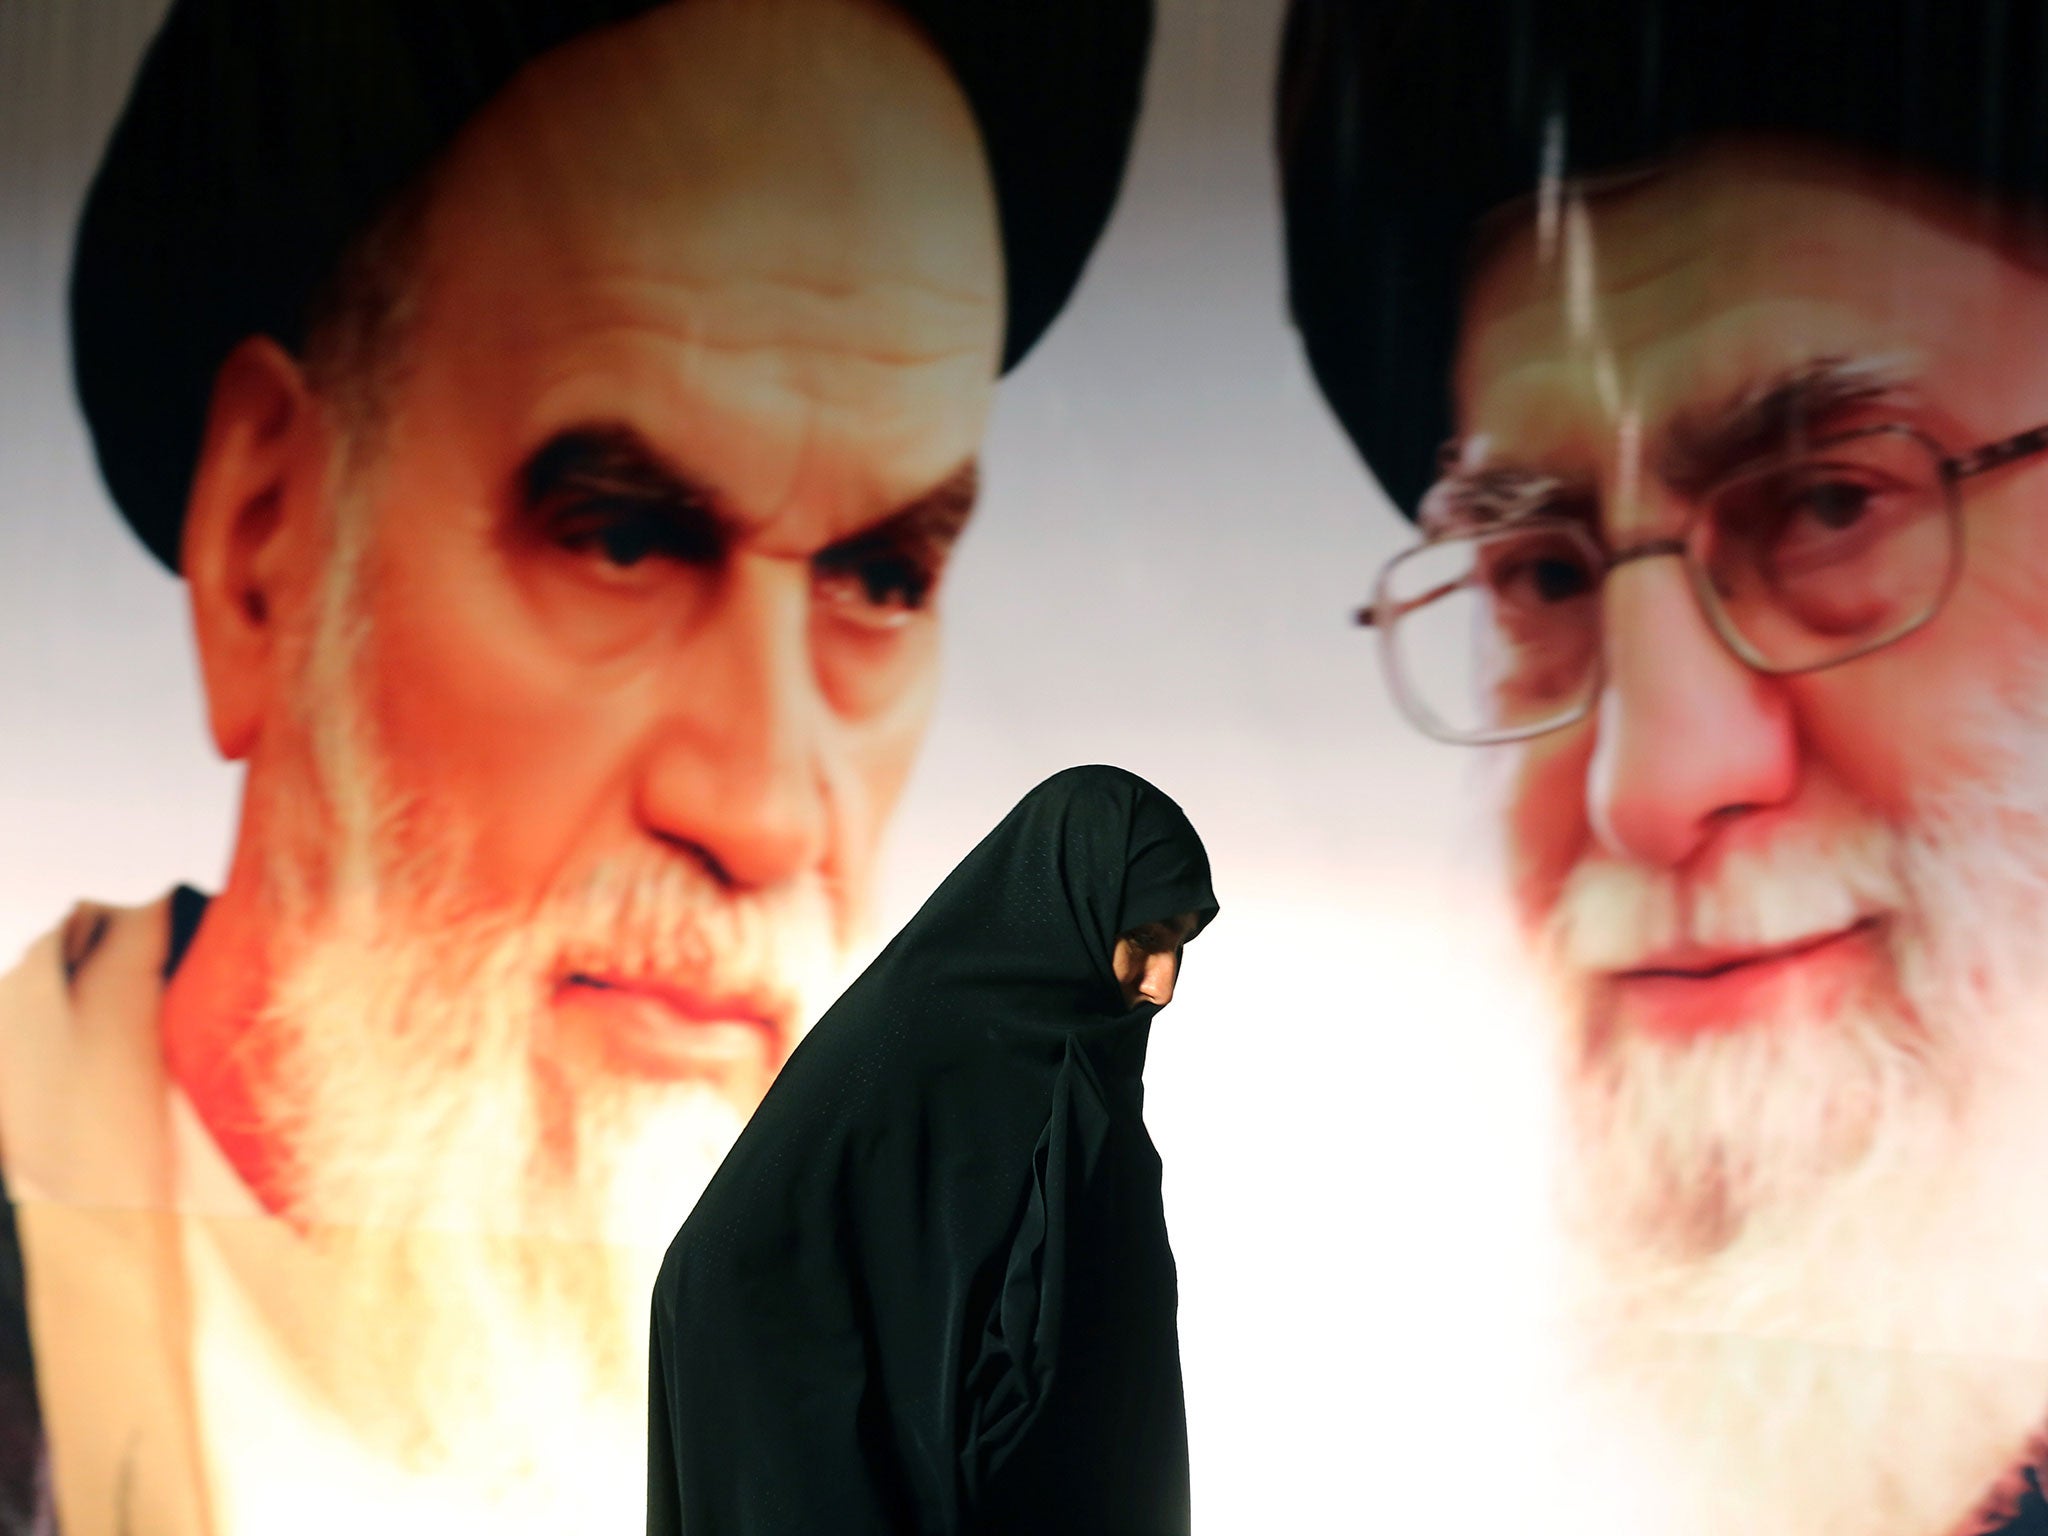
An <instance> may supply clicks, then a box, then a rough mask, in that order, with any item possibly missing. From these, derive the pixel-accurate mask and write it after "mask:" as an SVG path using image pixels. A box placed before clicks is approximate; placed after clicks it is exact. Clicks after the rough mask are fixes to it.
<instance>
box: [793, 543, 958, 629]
mask: <svg viewBox="0 0 2048 1536" xmlns="http://www.w3.org/2000/svg"><path fill="white" fill-rule="evenodd" d="M937 580H938V577H937V572H936V571H935V570H934V569H933V568H932V567H931V566H930V565H928V564H927V563H926V562H925V561H923V560H921V559H920V558H918V557H917V556H916V555H913V554H911V553H908V552H905V551H901V550H890V551H870V552H857V551H847V552H844V553H829V554H827V555H823V556H820V557H819V559H818V562H817V588H818V595H819V597H820V598H821V599H822V600H823V601H824V602H826V603H827V604H829V605H830V606H831V607H832V608H833V609H834V611H836V612H837V613H839V614H840V615H842V616H843V617H846V618H849V619H851V620H853V621H854V622H856V623H859V624H865V625H868V626H870V627H873V628H878V629H887V628H895V627H897V626H899V625H902V624H906V623H908V622H909V621H910V619H911V618H913V617H914V616H915V615H917V614H919V613H922V612H924V611H925V609H926V608H927V607H929V606H930V603H931V596H932V589H933V587H934V586H936V585H937Z"/></svg>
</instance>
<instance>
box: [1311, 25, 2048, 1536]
mask: <svg viewBox="0 0 2048 1536" xmlns="http://www.w3.org/2000/svg"><path fill="white" fill-rule="evenodd" d="M2044 28H2048V16H2044V15H2043V14H2042V13H2041V12H2040V10H2039V9H2038V8H2031V7H2029V8H2021V9H2018V10H2014V9H2011V8H2007V7H2002V6H1994V5H1980V4H1962V5H1955V6H1948V7H1943V8H1941V9H1940V10H1939V11H1938V12H1937V11H1933V10H1928V9H1926V8H1921V7H1916V6H1912V5H1904V4H1898V5H1893V4H1878V5H1860V6H1854V7H1849V6H1826V5H1823V6H1807V7H1770V6H1763V5H1748V4H1742V5H1734V6H1720V7H1713V8H1696V9H1685V8H1672V7H1664V8H1657V7H1644V6H1639V5H1633V4H1620V3H1609V0H1583V3H1557V4H1544V5H1538V6H1534V7H1530V6H1509V5H1499V6H1485V7H1479V8H1477V9H1473V8H1449V7H1433V6H1428V5H1371V6H1369V5H1366V4H1363V3H1358V4H1351V3H1342V0H1298V3H1297V4H1296V6H1295V7H1294V10H1293V13H1292V16H1291V22H1290V32H1289V38H1288V43H1287V50H1286V58H1285V62H1284V64H1283V68H1282V78H1281V82H1280V101H1279V152H1280V159H1281V164H1282V175H1283V179H1284V183H1285V194H1286V199H1287V217H1288V240H1289V253H1288V259H1289V274H1290V289H1291V301H1292V307H1293V313H1294V317H1295V320H1296V323H1297V325H1298V327H1299V330H1300V332H1301V335H1302V338H1303V342H1304V345H1305V347H1306V349H1307V352H1308V355H1309V359H1310V361H1311V364H1312V366H1313V368H1314V370H1315V372H1316V375H1317V378H1318V381H1319V383H1320V384H1321V386H1322V388H1323V391H1324V394H1325V396H1326V398H1327V399H1328V401H1329V403H1330V405H1331V406H1332V408H1333V409H1334V412H1335V414H1336V416H1337V417H1338V419H1339V421H1340V422H1341V424H1342V425H1343V427H1344V428H1345V429H1346V430H1347V431H1348V433H1349V434H1350V436H1351V437H1352V439H1353V441H1354V442H1355V444H1356V445H1357V447H1358V448H1359V450H1360V452H1361V454H1362V456H1363V458H1364V460H1365V462H1366V464H1367V466H1368V467H1369V469H1370V470H1371V472H1372V474H1373V475H1374V476H1375V477H1376V478H1377V479H1378V481H1379V483H1380V485H1381V487H1382V489H1383V490H1384V491H1385V492H1386V494H1387V496H1388V498H1389V499H1390V500H1391V501H1392V502H1393V503H1394V505H1395V506H1396V507H1397V508H1399V509H1400V510H1401V511H1402V512H1404V513H1405V514H1406V515H1408V516H1409V517H1410V518H1411V519H1413V521H1414V522H1415V524H1416V533H1417V543H1416V544H1415V546H1414V547H1413V548H1412V549H1410V550H1408V551H1406V552H1404V553H1402V554H1401V555H1399V556H1398V557H1397V558H1395V559H1394V560H1393V561H1391V562H1390V563H1389V564H1388V565H1387V566H1386V568H1385V569H1384V570H1382V571H1381V572H1380V573H1379V575H1378V578H1377V582H1376V585H1375V586H1374V588H1373V591H1372V593H1371V594H1370V601H1369V602H1368V603H1366V604H1365V605H1364V607H1363V608H1362V609H1361V611H1360V614H1359V618H1360V620H1361V622H1362V623H1364V624H1365V625H1367V626H1368V627H1369V628H1371V629H1372V630H1374V631H1375V632H1376V636H1377V640H1378V643H1379V644H1380V646H1381V650H1382V655H1383V659H1384V661H1385V664H1386V665H1385V671H1386V676H1387V681H1388V685H1389V690H1390V694H1391V696H1392V698H1393V700H1394V701H1395V703H1396V704H1397V706H1398V707H1399V709H1400V710H1401V712H1402V713H1403V714H1404V715H1405V716H1406V717H1407V718H1408V720H1409V721H1410V722H1411V723H1412V724H1413V725H1415V726H1416V727H1417V728H1419V729H1420V730H1422V731H1423V732H1425V733H1427V734H1428V735H1431V736H1433V737H1436V738H1438V739H1440V740H1441V741H1443V742H1444V743H1445V748H1444V750H1445V751H1446V752H1447V753H1451V752H1456V751H1461V750H1462V751H1466V752H1468V753H1470V754H1471V759H1470V760H1471V761H1473V763H1474V764H1475V767H1476V768H1477V770H1478V771H1477V778H1478V780H1479V781H1480V782H1481V783H1483V784H1484V786H1485V791H1484V801H1485V803H1486V804H1487V806H1488V814H1489V816H1490V817H1491V818H1492V820H1493V823H1494V826H1495V828H1496V830H1497V832H1498V834H1499V838H1498V843H1499V848H1500V851H1501V871H1502V894H1503V896H1504V897H1505V900H1506V904H1507V905H1508V907H1509V908H1510V909H1511V911H1512V916H1513V919H1514V921H1515V925H1516V927H1517V928H1518V930H1519V933H1520V935H1521V938H1522V940H1523V942H1524V947H1525V951H1526V953H1527V955H1528V957H1529V959H1530V961H1531V962H1532V967H1533V969H1532V974H1533V975H1534V976H1535V977H1536V978H1538V979H1539V980H1540V982H1541V983H1542V984H1543V987H1544V992H1545V994H1546V1007H1545V1010H1544V1011H1545V1013H1546V1014H1547V1016H1548V1018H1549V1020H1550V1023H1551V1029H1550V1034H1551V1036H1552V1040H1551V1043H1552V1045H1553V1046H1554V1057H1555V1061H1556V1064H1557V1099H1558V1104H1559V1107H1560V1109H1561V1111H1562V1113H1561V1115H1560V1117H1559V1123H1560V1126H1561V1132H1560V1141H1561V1146H1560V1148H1559V1159H1558V1161H1559V1174H1560V1178H1559V1182H1560V1187H1561V1191H1562V1199H1561V1208H1562V1214H1563V1218H1564V1231H1565V1232H1566V1233H1567V1234H1568V1236H1569V1239H1570V1242H1571V1251H1572V1253H1573V1256H1574V1258H1575V1260H1576V1261H1577V1262H1576V1265H1575V1268H1576V1270H1577V1280H1578V1284H1579V1286H1580V1287H1581V1289H1580V1292H1579V1296H1580V1300H1581V1301H1582V1303H1583V1315H1582V1329H1581V1330H1580V1337H1579V1338H1578V1340H1577V1343H1578V1344H1579V1345H1581V1346H1583V1348H1582V1353H1581V1355H1580V1362H1581V1364H1582V1366H1583V1367H1584V1370H1585V1373H1586V1379H1587V1381H1589V1382H1590V1383H1591V1391H1590V1392H1589V1394H1588V1396H1589V1398H1590V1399H1591V1400H1592V1401H1593V1402H1594V1403H1595V1404H1596V1407H1595V1409H1594V1411H1595V1412H1598V1413H1604V1415H1605V1417H1604V1419H1603V1421H1602V1422H1603V1423H1604V1425H1605V1427H1606V1433H1605V1434H1604V1435H1603V1436H1601V1437H1596V1440H1597V1443H1598V1444H1599V1445H1600V1447H1601V1449H1600V1452H1599V1454H1600V1455H1601V1456H1602V1457H1603V1458H1604V1459H1605V1460H1606V1461H1607V1462H1608V1463H1609V1466H1608V1467H1607V1469H1606V1470H1607V1472H1608V1473H1609V1474H1611V1475H1616V1476H1619V1477H1622V1478H1633V1480H1634V1481H1635V1482H1636V1483H1638V1484H1639V1485H1642V1486H1645V1487H1648V1488H1650V1489H1651V1490H1653V1494H1652V1496H1651V1498H1650V1499H1649V1501H1648V1503H1647V1505H1646V1506H1645V1507H1646V1508H1648V1509H1649V1510H1650V1511H1651V1513H1650V1514H1649V1515H1648V1516H1647V1517H1646V1518H1647V1521H1648V1524H1647V1526H1646V1525H1641V1524H1639V1525H1637V1526H1636V1527H1635V1528H1636V1529H1645V1528H1658V1529H1666V1530H1670V1531H1673V1532H1687V1533H1694V1532H1699V1533H1705V1532H1729V1531H1737V1530H1739V1531H1743V1532H1749V1533H1785V1536H1794V1533H1797V1536H1822V1533H1829V1536H1833V1533H1841V1536H1851V1533H1855V1536H1962V1533H1978V1532H1993V1531H1998V1532H2005V1531H2010V1532H2017V1531H2020V1530H2034V1529H2043V1528H2048V1527H2044V1526H2041V1525H2037V1524H2035V1523H2032V1522H2034V1521H2037V1520H2041V1519H2048V1507H2044V1506H2043V1505H2042V1504H2041V1500H2040V1493H2039V1482H2038V1479H2039V1477H2040V1475H2041V1466H2042V1451H2043V1445H2042V1438H2041V1437H2042V1434H2043V1431H2044V1429H2048V1239H2044V1236H2043V1232H2042V1229H2041V1226H2040V1223H2038V1222H2037V1221H2035V1220H2034V1219H2033V1217H2032V1198H2031V1189H2032V1185H2033V1182H2034V1180H2035V1178H2036V1176H2037V1174H2038V1170H2039V1169H2040V1168H2041V1167H2042V1166H2043V1165H2044V1162H2048V947H2044V946H2043V944H2042V943H2041V941H2040V934H2041V930H2042V919H2043V916H2044V909H2048V517H2044V515H2043V512H2044V508H2048V364H2044V361H2043V360H2044V359H2048V238H2044V236H2048V159H2044V157H2043V153H2042V146H2041V140H2040V133H2039V126H2038V120H2037V119H2036V117H2034V116H2033V115H2032V114H2033V112H2034V110H2035V104H2037V103H2038V102H2039V100H2040V97H2041V87H2042V82H2041V80H2040V79H2039V78H2038V74H2037V72H2038V69H2039V67H2040V66H2039V60H2040V59H2041V57H2042V56H2043V55H2042V53H2041V47H2042V45H2043V44H2044V42H2048V30H2044ZM1417 82H1427V87H1426V89H1423V88H1420V87H1419V86H1418V85H1417Z"/></svg>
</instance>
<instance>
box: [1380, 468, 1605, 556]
mask: <svg viewBox="0 0 2048 1536" xmlns="http://www.w3.org/2000/svg"><path fill="white" fill-rule="evenodd" d="M1593 501H1594V492H1593V484H1592V482H1591V481H1590V480H1588V479H1586V478H1584V477H1582V476H1577V475H1562V474H1556V473H1552V472H1550V471H1548V470H1540V469H1528V468H1522V467H1520V466H1516V465H1509V464H1501V465H1494V466H1491V467H1489V468H1486V469H1453V470H1449V471H1447V472H1446V473H1445V474H1444V475H1442V476H1441V477H1440V478H1439V479H1438V480H1437V482H1436V483H1435V484H1434V485H1432V486H1431V487H1430V488H1429V492H1428V494H1427V495H1425V496H1424V497H1423V498H1422V507H1421V510H1420V511H1419V513H1418V514H1417V519H1416V520H1417V521H1418V522H1419V523H1420V524H1421V526H1422V531H1423V532H1424V533H1426V534H1428V535H1430V536H1431V537H1433V538H1440V537H1442V536H1443V535H1445V534H1452V533H1464V532H1469V531H1471V530H1473V529H1477V528H1493V527H1498V526H1500V525H1502V524H1505V523H1514V522H1520V521H1523V520H1525V519H1527V518H1531V517H1556V516H1560V515H1579V516H1586V517H1590V510H1589V509H1590V508H1591V506H1592V504H1593Z"/></svg>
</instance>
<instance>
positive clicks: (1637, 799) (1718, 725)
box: [1586, 559, 1798, 867]
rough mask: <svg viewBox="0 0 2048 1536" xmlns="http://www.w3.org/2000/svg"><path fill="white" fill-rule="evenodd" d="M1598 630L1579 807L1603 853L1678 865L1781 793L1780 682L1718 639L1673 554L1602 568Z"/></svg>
mask: <svg viewBox="0 0 2048 1536" xmlns="http://www.w3.org/2000/svg"><path fill="white" fill-rule="evenodd" d="M1602 629H1603V634H1602V647H1603V656H1604V663H1605V677H1604V679H1603V683H1602V688H1601V693H1600V698H1599V701H1598V705H1597V712H1596V716H1595V723H1594V732H1595V737H1594V748H1593V756H1592V761H1591V763H1590V764H1589V766H1588V769H1587V779H1586V809H1587V816H1588V820H1589V822H1590V823H1591V826H1592V829H1593V834H1594V836H1595V838H1596V839H1598V841H1599V842H1600V843H1601V844H1602V845H1603V846H1604V847H1605V848H1606V849H1607V850H1608V851H1609V852H1610V853H1613V854H1615V855H1617V856H1620V857H1625V858H1631V859H1635V860H1639V861H1642V862H1646V863H1650V864H1655V865H1662V866H1667V867H1668V866H1676V865H1679V864H1682V863H1684V862H1685V861H1686V860H1687V859H1688V858H1690V857H1691V856H1692V855H1693V854H1694V853H1695V852H1697V851H1698V850H1699V848H1700V847H1701V846H1702V844H1704V843H1705V842H1706V841H1707V839H1708V838H1709V837H1710V836H1712V835H1713V832H1714V831H1715V829H1716V828H1717V827H1719V826H1721V825H1723V824H1725V823H1726V822H1727V821H1728V820H1729V819H1730V818H1732V817H1735V816H1738V815H1741V814H1742V813H1744V812H1747V811H1752V810H1756V809H1759V808H1762V807H1765V806H1769V805H1775V804H1778V803H1781V802H1782V801H1784V800H1785V799H1787V798H1789V797H1790V795H1791V794H1792V791H1793V788H1794V785H1795V781H1796V776H1797V771H1798V761H1797V741H1796V734H1795V732H1794V729H1793V722H1792V718H1791V704H1790V700H1789V698H1788V696H1787V694H1786V692H1785V689H1784V687H1783V685H1782V684H1781V683H1779V682H1778V681H1776V680H1775V679H1772V678H1769V677H1765V676H1763V675H1761V674H1759V673H1756V672H1754V671H1752V670H1751V669H1750V668H1749V667H1748V666H1746V665H1744V663H1743V662H1742V661H1741V660H1739V659H1738V658H1737V657H1736V656H1735V655H1734V654H1733V653H1732V652H1731V651H1729V649H1728V648H1727V646H1726V645H1724V644H1723V643H1722V642H1721V639H1720V637H1719V636H1718V635H1716V634H1715V633H1714V631H1713V629H1712V627H1711V625H1710V624H1709V623H1708V621H1707V618H1706V615H1705V614H1704V613H1703V612H1702V611H1701V608H1700V605H1699V603H1698V601H1697V600H1696V598H1695V597H1694V595H1693V593H1692V591H1691V589H1690V588H1689V586H1688V585H1687V578H1686V573H1685V571H1684V569H1683V567H1682V565H1681V564H1680V562H1679V561H1677V560H1673V559H1655V560H1642V561H1637V562H1633V563H1630V564H1628V565H1625V566H1623V567H1621V568H1618V569H1616V570H1614V571H1613V572H1611V573H1610V575H1609V577H1608V580H1607V582H1606V585H1605V588H1604V591H1603V594H1602Z"/></svg>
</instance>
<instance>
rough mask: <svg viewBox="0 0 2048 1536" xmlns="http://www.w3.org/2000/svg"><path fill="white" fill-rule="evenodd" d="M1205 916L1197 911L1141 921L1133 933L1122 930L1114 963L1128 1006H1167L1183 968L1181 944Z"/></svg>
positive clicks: (1125, 1002)
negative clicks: (1175, 981) (1177, 977)
mask: <svg viewBox="0 0 2048 1536" xmlns="http://www.w3.org/2000/svg"><path fill="white" fill-rule="evenodd" d="M1200 921H1201V919H1200V918H1199V917H1198V916H1197V915H1196V914H1195V913H1193V912H1183V913H1182V914H1181V915H1180V916H1179V917H1175V918H1169V919H1168V920H1166V921H1165V922H1160V923H1140V924H1139V925H1138V926H1137V927H1135V928H1133V929H1132V930H1131V931H1130V932H1129V933H1125V934H1119V935H1118V936H1117V941H1116V954H1115V956H1114V957H1113V958H1112V960H1111V966H1112V968H1113V969H1114V970H1115V971H1116V980H1117V985H1118V986H1119V987H1121V988H1122V989H1123V994H1124V1006H1125V1007H1127V1008H1135V1007H1137V1006H1138V1004H1140V1003H1156V1004H1158V1005H1159V1006H1160V1007H1161V1008H1164V1007H1165V1006H1166V1005H1167V1004H1168V1003H1170V1002H1172V1001H1173V980H1174V977H1175V975H1176V974H1178V972H1179V971H1180V947H1181V945H1183V944H1185V943H1186V942H1187V939H1188V935H1189V934H1191V933H1193V932H1194V931H1195V925H1196V924H1197V923H1198V922H1200Z"/></svg>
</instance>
